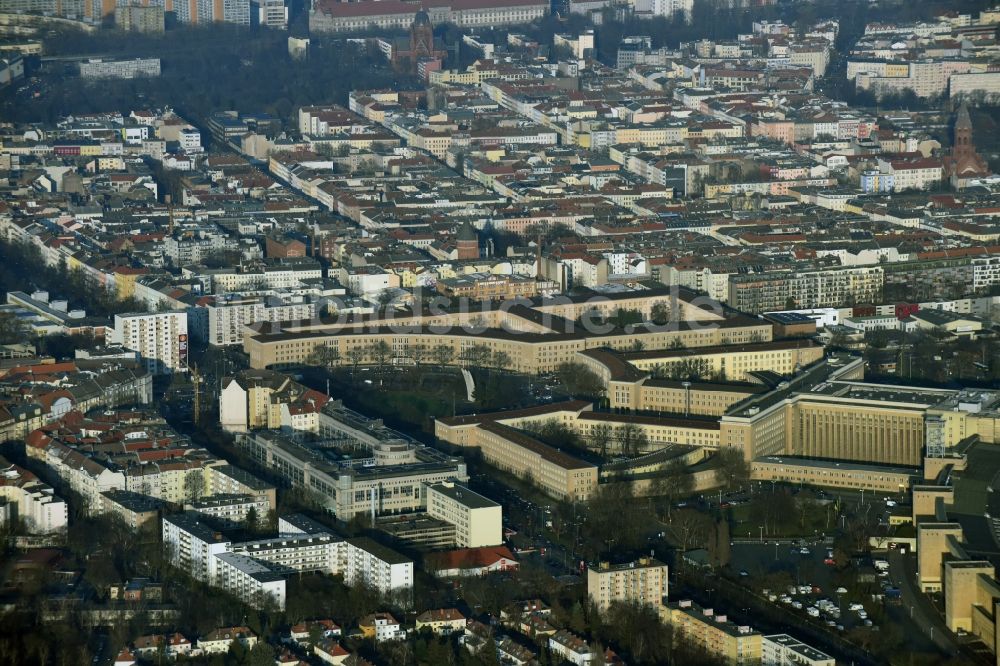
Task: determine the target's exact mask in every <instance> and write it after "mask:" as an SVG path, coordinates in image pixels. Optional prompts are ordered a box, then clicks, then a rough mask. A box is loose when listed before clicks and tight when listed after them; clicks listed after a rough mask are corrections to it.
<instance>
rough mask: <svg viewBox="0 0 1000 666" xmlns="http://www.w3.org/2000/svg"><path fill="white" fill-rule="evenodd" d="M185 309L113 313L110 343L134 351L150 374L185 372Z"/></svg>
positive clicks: (186, 335)
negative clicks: (180, 310)
mask: <svg viewBox="0 0 1000 666" xmlns="http://www.w3.org/2000/svg"><path fill="white" fill-rule="evenodd" d="M187 318H188V316H187V313H186V312H141V313H132V314H116V315H115V327H114V331H113V332H112V336H111V337H112V339H111V342H113V343H116V344H120V345H122V346H123V347H125V348H126V349H131V350H132V351H135V352H138V354H139V358H140V359H141V360H142V361H144V362H145V364H146V370H147V371H148V372H149V373H150V374H165V375H169V374H172V373H174V372H187V369H188V367H187V354H188V319H187Z"/></svg>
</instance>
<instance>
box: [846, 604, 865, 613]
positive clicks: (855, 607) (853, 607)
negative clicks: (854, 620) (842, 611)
mask: <svg viewBox="0 0 1000 666" xmlns="http://www.w3.org/2000/svg"><path fill="white" fill-rule="evenodd" d="M864 609H865V606H864V604H858V603H854V604H851V605H850V606H848V607H847V610H852V611H859V610H864Z"/></svg>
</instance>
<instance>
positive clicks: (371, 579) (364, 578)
mask: <svg viewBox="0 0 1000 666" xmlns="http://www.w3.org/2000/svg"><path fill="white" fill-rule="evenodd" d="M345 543H346V544H347V547H346V549H345V552H344V557H345V562H344V564H345V567H344V569H343V574H344V582H345V583H347V584H348V585H357V584H358V583H363V584H365V585H367V586H368V587H371V588H373V589H375V590H378V591H379V592H380V593H381V594H391V593H394V592H405V591H407V590H411V589H412V588H413V560H411V559H409V558H407V557H403V556H402V555H400V554H399V553H397V552H396V551H394V550H392V549H390V548H386V547H385V546H383V545H381V544H380V543H377V542H375V541H373V540H371V539H369V538H367V537H358V538H356V539H348V540H347V541H346V542H345Z"/></svg>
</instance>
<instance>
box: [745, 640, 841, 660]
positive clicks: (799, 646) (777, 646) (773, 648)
mask: <svg viewBox="0 0 1000 666" xmlns="http://www.w3.org/2000/svg"><path fill="white" fill-rule="evenodd" d="M760 648H761V649H760V664H761V666H837V660H836V659H834V658H833V657H831V656H830V655H828V654H826V653H825V652H821V651H820V650H817V649H816V648H814V647H811V646H809V645H806V644H805V643H803V642H802V641H800V640H798V639H797V638H794V637H793V636H789V635H788V634H773V635H771V636H764V637H763V638H762V639H761V642H760Z"/></svg>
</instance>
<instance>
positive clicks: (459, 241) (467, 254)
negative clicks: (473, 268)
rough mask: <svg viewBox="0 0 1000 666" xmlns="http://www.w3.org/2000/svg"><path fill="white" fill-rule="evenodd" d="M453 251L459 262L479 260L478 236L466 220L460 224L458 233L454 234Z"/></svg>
mask: <svg viewBox="0 0 1000 666" xmlns="http://www.w3.org/2000/svg"><path fill="white" fill-rule="evenodd" d="M455 249H456V251H457V252H456V255H457V256H456V258H457V259H459V260H462V259H478V258H479V234H477V233H476V230H475V229H473V228H472V225H471V224H469V221H468V220H466V221H465V222H463V223H462V226H461V227H460V228H459V230H458V233H457V234H455Z"/></svg>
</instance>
